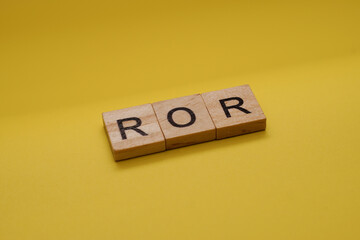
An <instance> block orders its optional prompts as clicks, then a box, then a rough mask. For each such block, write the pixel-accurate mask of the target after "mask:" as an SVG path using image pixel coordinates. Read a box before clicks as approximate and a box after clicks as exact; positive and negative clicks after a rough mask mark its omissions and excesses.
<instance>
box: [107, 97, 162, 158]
mask: <svg viewBox="0 0 360 240" xmlns="http://www.w3.org/2000/svg"><path fill="white" fill-rule="evenodd" d="M103 121H104V126H105V129H106V133H107V135H108V138H109V140H110V144H111V149H112V152H113V155H114V158H115V160H116V161H119V160H124V159H127V158H132V157H137V156H141V155H146V154H150V153H155V152H160V151H164V150H165V138H164V136H163V134H162V132H161V129H160V126H159V123H158V121H157V119H156V116H155V113H154V110H153V108H152V106H151V104H145V105H140V106H136V107H130V108H125V109H121V110H116V111H111V112H105V113H103Z"/></svg>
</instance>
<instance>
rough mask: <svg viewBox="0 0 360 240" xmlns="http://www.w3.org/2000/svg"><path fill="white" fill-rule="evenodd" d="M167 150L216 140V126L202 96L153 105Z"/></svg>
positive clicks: (192, 96) (181, 98) (196, 95)
mask: <svg viewBox="0 0 360 240" xmlns="http://www.w3.org/2000/svg"><path fill="white" fill-rule="evenodd" d="M153 107H154V110H155V113H156V116H157V118H158V121H159V124H160V127H161V130H162V131H163V133H164V136H165V141H166V149H172V148H178V147H183V146H187V145H191V144H196V143H201V142H205V141H211V140H214V139H215V126H214V123H213V122H212V120H211V118H210V115H209V113H208V111H207V109H206V106H205V104H204V101H203V99H202V98H201V96H200V94H195V95H191V96H186V97H180V98H175V99H170V100H165V101H161V102H156V103H153Z"/></svg>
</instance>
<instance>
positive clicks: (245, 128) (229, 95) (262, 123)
mask: <svg viewBox="0 0 360 240" xmlns="http://www.w3.org/2000/svg"><path fill="white" fill-rule="evenodd" d="M201 96H202V97H203V99H204V102H205V104H206V107H207V108H208V111H209V113H210V116H211V118H212V120H213V122H214V124H215V127H216V138H217V139H222V138H227V137H232V136H237V135H241V134H245V133H250V132H256V131H260V130H264V129H265V127H266V117H265V115H264V113H263V111H262V110H261V107H260V105H259V103H258V102H257V100H256V98H255V96H254V94H253V92H252V91H251V89H250V86H249V85H243V86H238V87H233V88H228V89H223V90H218V91H213V92H207V93H203V94H201Z"/></svg>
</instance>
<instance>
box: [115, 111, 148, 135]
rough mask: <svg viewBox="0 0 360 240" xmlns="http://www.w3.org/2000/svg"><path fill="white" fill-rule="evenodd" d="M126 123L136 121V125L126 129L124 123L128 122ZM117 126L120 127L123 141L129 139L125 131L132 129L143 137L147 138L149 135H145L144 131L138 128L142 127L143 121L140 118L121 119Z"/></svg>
mask: <svg viewBox="0 0 360 240" xmlns="http://www.w3.org/2000/svg"><path fill="white" fill-rule="evenodd" d="M126 121H136V124H135V125H134V126H130V127H124V125H123V122H126ZM117 124H118V126H119V129H120V133H121V137H122V139H123V140H125V139H127V137H126V134H125V130H130V129H131V130H134V131H136V132H138V133H139V134H140V135H142V136H147V135H148V134H147V133H145V132H143V131H142V130H140V129H138V127H140V125H141V119H140V118H137V117H131V118H124V119H119V120H117Z"/></svg>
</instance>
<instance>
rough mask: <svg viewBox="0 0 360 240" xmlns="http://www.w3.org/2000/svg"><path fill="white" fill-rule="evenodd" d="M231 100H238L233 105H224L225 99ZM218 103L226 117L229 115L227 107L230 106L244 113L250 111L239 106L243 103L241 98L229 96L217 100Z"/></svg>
mask: <svg viewBox="0 0 360 240" xmlns="http://www.w3.org/2000/svg"><path fill="white" fill-rule="evenodd" d="M231 100H237V101H238V104H235V105H232V106H226V104H225V102H227V101H231ZM219 102H220V104H221V107H222V108H223V110H224V112H225V115H226V117H228V118H229V117H231V114H230V112H229V109H230V108H236V109H239V110H240V111H242V112H244V113H246V114H249V113H251V112H250V111H248V110H246V109H245V108H242V107H240V106H241V105H243V103H244V100H242V99H241V98H239V97H231V98H225V99H221V100H219Z"/></svg>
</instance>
